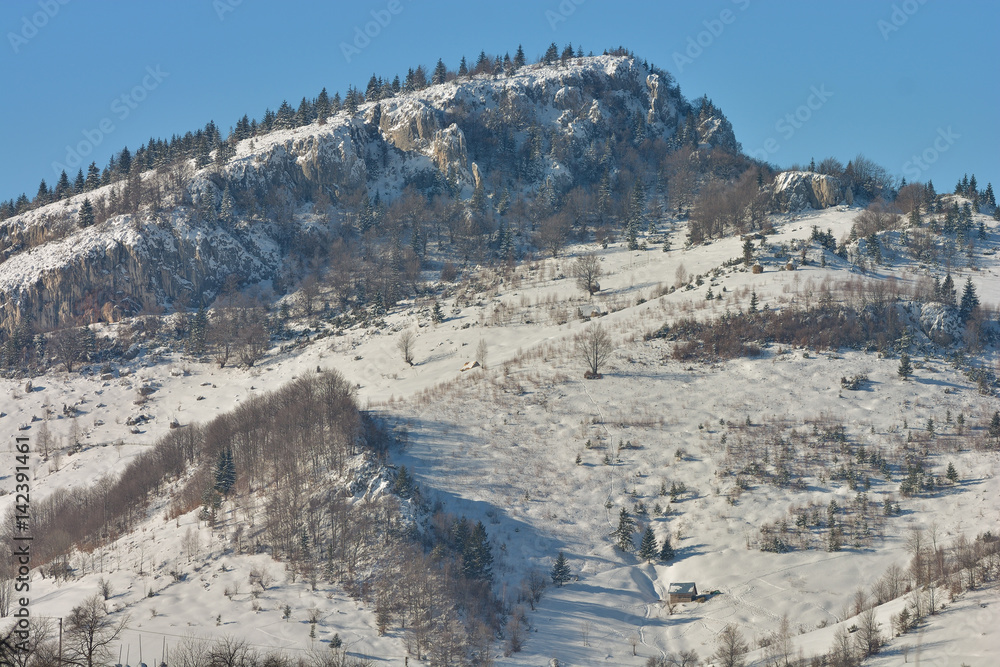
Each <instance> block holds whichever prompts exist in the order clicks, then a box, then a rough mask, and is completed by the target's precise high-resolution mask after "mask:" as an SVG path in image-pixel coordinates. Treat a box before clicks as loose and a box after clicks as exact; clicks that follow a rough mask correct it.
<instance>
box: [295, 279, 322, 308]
mask: <svg viewBox="0 0 1000 667" xmlns="http://www.w3.org/2000/svg"><path fill="white" fill-rule="evenodd" d="M299 293H300V294H301V295H302V314H303V315H305V316H306V317H310V316H312V314H313V306H314V304H315V302H316V297H317V296H319V280H317V278H316V274H315V273H313V272H311V273H309V275H307V276H306V277H305V278H304V279H303V280H302V284H301V285H300V286H299Z"/></svg>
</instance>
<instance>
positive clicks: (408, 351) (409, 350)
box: [396, 329, 416, 366]
mask: <svg viewBox="0 0 1000 667" xmlns="http://www.w3.org/2000/svg"><path fill="white" fill-rule="evenodd" d="M415 340H416V336H415V335H414V334H413V332H412V331H410V330H409V329H407V330H406V331H404V332H403V333H401V334H399V338H398V339H397V340H396V349H397V350H399V353H400V354H401V355H403V361H405V362H406V363H407V364H409V365H410V366H412V365H413V343H414V341H415Z"/></svg>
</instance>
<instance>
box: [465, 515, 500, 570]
mask: <svg viewBox="0 0 1000 667" xmlns="http://www.w3.org/2000/svg"><path fill="white" fill-rule="evenodd" d="M462 573H463V574H464V575H465V576H466V577H467V578H469V579H481V580H483V581H492V580H493V552H492V550H491V549H490V542H489V536H488V535H487V534H486V526H484V525H483V522H482V521H477V522H476V526H475V527H474V528H473V529H472V532H471V533H470V534H469V536H468V538H467V539H466V540H465V543H464V544H463V547H462Z"/></svg>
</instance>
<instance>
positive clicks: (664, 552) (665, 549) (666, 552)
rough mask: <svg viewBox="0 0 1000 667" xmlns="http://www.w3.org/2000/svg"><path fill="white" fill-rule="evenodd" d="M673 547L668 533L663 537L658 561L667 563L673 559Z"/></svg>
mask: <svg viewBox="0 0 1000 667" xmlns="http://www.w3.org/2000/svg"><path fill="white" fill-rule="evenodd" d="M674 555H675V554H674V547H673V545H672V544H670V533H667V534H666V535H664V536H663V544H662V545H661V546H660V560H661V561H663V562H667V561H668V560H673V559H674Z"/></svg>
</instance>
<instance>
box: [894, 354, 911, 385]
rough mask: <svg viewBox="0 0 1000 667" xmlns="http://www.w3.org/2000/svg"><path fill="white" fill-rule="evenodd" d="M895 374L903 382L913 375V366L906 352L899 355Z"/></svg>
mask: <svg viewBox="0 0 1000 667" xmlns="http://www.w3.org/2000/svg"><path fill="white" fill-rule="evenodd" d="M896 373H897V374H898V375H899V377H901V378H903V379H904V380H905V379H907V378H908V377H910V375H912V374H913V365H912V364H911V363H910V355H908V354H907V353H906V352H903V353H902V354H901V355H899V368H898V369H897V370H896Z"/></svg>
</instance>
